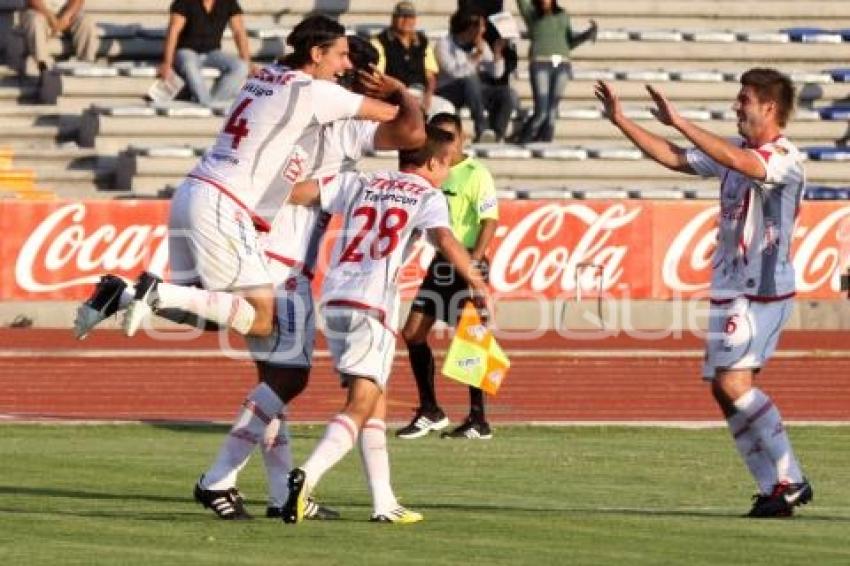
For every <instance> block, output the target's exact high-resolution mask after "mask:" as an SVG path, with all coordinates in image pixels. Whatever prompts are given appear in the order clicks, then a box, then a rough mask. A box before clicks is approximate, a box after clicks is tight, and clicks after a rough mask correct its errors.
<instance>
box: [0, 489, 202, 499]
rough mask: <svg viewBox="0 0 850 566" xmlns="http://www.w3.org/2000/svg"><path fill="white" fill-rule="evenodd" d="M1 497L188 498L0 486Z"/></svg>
mask: <svg viewBox="0 0 850 566" xmlns="http://www.w3.org/2000/svg"><path fill="white" fill-rule="evenodd" d="M2 495H26V496H32V497H50V498H62V499H86V500H94V501H98V500H104V501H124V502H126V501H132V500H136V501H148V502H154V503H186V502H187V501H191V498H190V497H188V496H187V497H168V496H163V495H148V494H146V493H126V492H125V493H106V492H102V491H85V490H81V489H58V488H53V487H26V486H17V485H16V486H7V485H0V496H2Z"/></svg>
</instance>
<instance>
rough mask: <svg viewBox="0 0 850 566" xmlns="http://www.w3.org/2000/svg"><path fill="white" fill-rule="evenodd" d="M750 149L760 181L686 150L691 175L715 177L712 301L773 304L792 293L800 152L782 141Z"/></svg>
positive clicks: (802, 179) (800, 194) (802, 180)
mask: <svg viewBox="0 0 850 566" xmlns="http://www.w3.org/2000/svg"><path fill="white" fill-rule="evenodd" d="M738 143H739V145H741V147H744V142H743V141H738ZM751 151H752V152H753V153H754V154H755V155H756V156H757V157H758V158H759V159H760V160H761V161H762V162H763V163H764V167H765V170H766V172H767V174H766V177H765V180H764V181H760V180H754V179H750V178H749V177H746V176H744V175H742V174H741V173H738V172H737V171H732V170H730V169H728V168H726V167H723V166H722V165H720V164H718V163H717V162H716V161H714V160H713V159H711V158H710V157H708V156H707V155H706V154H705V153H703V152H702V151H699V150H697V149H690V150H688V152H687V159H688V163H689V164H690V166H691V167H692V168H693V169H694V171H695V172H696V173H697V174H699V175H702V176H703V177H719V178H720V179H721V181H720V219H719V222H718V235H717V249H716V250H715V252H714V258H713V261H712V281H711V286H712V297H713V298H715V299H729V298H734V297H736V296H740V295H745V296H747V297H749V298H751V299H756V300H778V299H783V298H787V297H790V296H792V295H793V294H794V289H795V286H794V277H795V276H794V266H793V263H792V261H791V239H792V237H793V234H794V222H795V220H796V218H797V215H798V213H799V210H800V205H801V202H802V198H803V191H804V189H805V185H806V177H805V172H804V171H803V164H802V158H801V154H800V152H799V151H798V150H797V148H796V147H794V145H792V144H791V142H789V141H788V140H787V139H786V138H784V137H779V138H778V139H776V140H774V141H772V142H769V143H766V144H764V145H762V146H761V147H758V148H751Z"/></svg>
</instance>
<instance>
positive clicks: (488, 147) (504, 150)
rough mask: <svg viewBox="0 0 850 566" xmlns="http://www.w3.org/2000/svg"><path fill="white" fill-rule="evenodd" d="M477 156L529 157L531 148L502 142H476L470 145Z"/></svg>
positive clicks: (490, 157)
mask: <svg viewBox="0 0 850 566" xmlns="http://www.w3.org/2000/svg"><path fill="white" fill-rule="evenodd" d="M470 149H471V151H472V152H473V153H474V154H475V156H476V157H486V158H488V159H529V158H531V150H530V149H527V148H525V147H522V146H519V145H511V144H502V143H475V144H472V146H471V147H470Z"/></svg>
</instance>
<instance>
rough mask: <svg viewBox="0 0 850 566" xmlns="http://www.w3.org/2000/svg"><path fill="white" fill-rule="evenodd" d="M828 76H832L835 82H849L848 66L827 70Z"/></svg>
mask: <svg viewBox="0 0 850 566" xmlns="http://www.w3.org/2000/svg"><path fill="white" fill-rule="evenodd" d="M828 73H829V76H831V77H832V80H834V81H835V82H837V83H848V82H850V68H844V69H832V70H830V71H828Z"/></svg>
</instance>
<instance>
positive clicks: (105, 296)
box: [74, 275, 127, 340]
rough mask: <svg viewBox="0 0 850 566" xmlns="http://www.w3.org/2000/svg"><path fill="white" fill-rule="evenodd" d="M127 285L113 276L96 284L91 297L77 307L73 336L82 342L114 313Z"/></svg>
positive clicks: (105, 277)
mask: <svg viewBox="0 0 850 566" xmlns="http://www.w3.org/2000/svg"><path fill="white" fill-rule="evenodd" d="M126 288H127V284H126V283H125V282H124V280H123V279H121V278H120V277H116V276H115V275H104V276H103V277H101V278H100V281H98V282H97V285H95V287H94V291H92V294H91V296H90V297H89V298H88V299H86V302H84V303H83V304H81V305H80V306H79V307H77V316H76V317H75V318H74V336H76V338H77V340H82V339H84V338H85V337H86V336H88V334H89V332H91V330H92V329H93V328H94V327H95V326H97V325H98V324H100V323H101V322H102V321H104V320H106V319H107V318H109V317H110V316H112V315H113V314H115V313H116V312H118V307H119V306H120V304H121V294H122V293H123V292H124V289H126Z"/></svg>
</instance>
